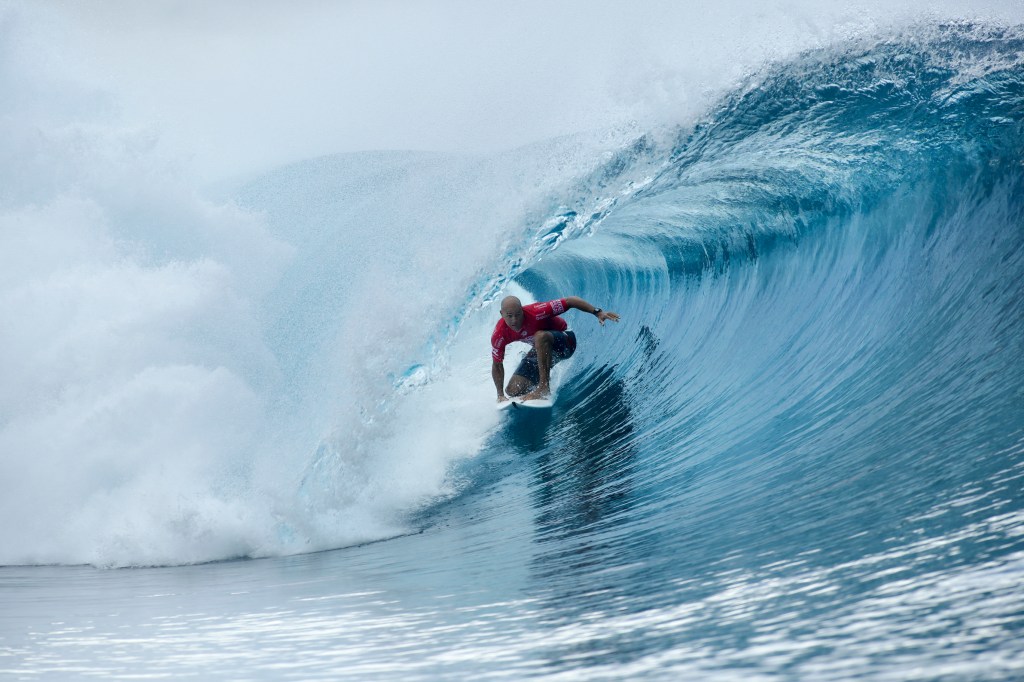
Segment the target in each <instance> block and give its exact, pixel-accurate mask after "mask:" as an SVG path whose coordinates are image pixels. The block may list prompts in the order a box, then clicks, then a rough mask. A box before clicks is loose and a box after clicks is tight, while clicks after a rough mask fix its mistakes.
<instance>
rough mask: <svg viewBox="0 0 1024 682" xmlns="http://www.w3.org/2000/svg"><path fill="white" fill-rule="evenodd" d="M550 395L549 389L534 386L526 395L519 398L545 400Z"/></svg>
mask: <svg viewBox="0 0 1024 682" xmlns="http://www.w3.org/2000/svg"><path fill="white" fill-rule="evenodd" d="M550 397H551V391H550V390H548V389H540V388H536V389H534V390H532V391H530V392H529V393H527V394H526V395H524V396H523V397H522V398H520V400H547V399H548V398H550Z"/></svg>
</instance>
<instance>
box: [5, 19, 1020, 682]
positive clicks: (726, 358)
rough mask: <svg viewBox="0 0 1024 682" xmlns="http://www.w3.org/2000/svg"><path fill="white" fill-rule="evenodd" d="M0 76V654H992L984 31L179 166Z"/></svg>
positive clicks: (1013, 653)
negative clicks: (495, 346) (63, 114)
mask: <svg viewBox="0 0 1024 682" xmlns="http://www.w3.org/2000/svg"><path fill="white" fill-rule="evenodd" d="M17 24H18V21H16V20H10V21H9V22H8V23H0V28H2V29H3V31H0V34H3V35H5V36H6V37H8V38H11V37H12V36H14V37H16V36H18V35H19V33H18V30H19V29H18V25H17ZM12 27H13V28H12ZM12 40H13V39H12ZM15 42H16V41H15ZM7 44H8V45H10V44H11V41H8V43H7ZM4 63H5V68H6V70H5V71H4V72H2V73H0V76H2V79H3V80H2V81H0V82H3V83H5V84H6V85H7V86H8V88H9V91H11V92H14V93H16V94H18V95H19V96H18V97H17V98H11V99H9V100H8V101H7V103H6V104H5V105H3V106H5V107H6V109H0V113H2V114H3V115H4V118H3V124H2V125H3V129H2V130H3V134H2V136H0V144H2V145H3V151H4V153H5V157H4V158H6V159H9V161H5V162H4V167H3V168H2V169H0V173H2V177H3V183H2V185H0V207H2V210H3V212H2V215H0V244H2V250H0V262H2V263H3V266H4V267H3V269H2V270H0V318H2V319H3V320H4V323H3V325H2V326H0V340H2V354H0V375H2V376H3V383H2V387H0V519H2V522H0V609H2V610H0V676H3V677H5V678H10V679H39V678H47V679H72V678H77V679H81V678H89V677H104V678H112V679H120V678H139V677H156V678H160V677H163V678H174V679H180V678H198V679H303V680H306V679H358V680H365V679H403V680H406V679H408V680H415V679H491V678H501V679H523V678H530V677H540V678H545V679H648V678H650V679H702V680H703V679H707V680H733V679H744V680H775V679H855V678H864V679H877V680H890V679H891V680H911V679H916V680H968V679H970V680H974V679H985V680H1014V679H1021V678H1022V677H1024V587H1022V584H1024V30H1022V29H1020V28H1019V27H1012V26H1011V27H1007V26H1004V25H1000V24H996V23H992V22H948V23H942V22H938V21H926V22H921V23H917V24H914V25H912V26H911V27H909V28H902V29H898V30H897V29H886V30H881V31H878V32H874V33H871V34H869V35H859V36H856V37H850V38H848V39H845V40H840V41H835V42H830V43H829V44H827V45H824V46H820V47H817V48H815V49H810V50H804V51H800V52H797V53H795V54H792V55H788V56H786V57H785V58H782V59H777V60H774V61H771V62H768V63H766V64H763V65H762V66H761V67H759V68H757V69H755V70H753V71H751V72H750V73H749V74H746V75H745V76H744V77H743V78H742V79H741V81H740V82H738V83H734V84H731V85H730V86H729V87H728V88H725V89H723V91H722V92H720V93H717V94H715V95H714V96H713V97H711V98H710V99H709V100H708V104H707V106H706V107H705V108H704V109H702V110H701V111H700V112H699V114H698V115H697V116H696V118H690V117H688V116H687V117H684V118H682V119H680V120H679V121H676V122H675V123H670V124H667V125H662V126H658V127H656V128H652V129H650V130H643V129H641V130H637V129H635V128H632V127H624V128H623V127H619V128H616V129H615V130H614V131H613V132H609V131H607V130H605V131H602V132H594V131H590V130H586V131H584V130H581V131H578V132H577V133H575V134H572V135H566V136H560V137H558V138H556V139H553V140H549V141H544V142H538V143H535V144H531V145H527V146H523V147H517V148H515V149H513V150H511V151H505V152H493V153H474V154H469V153H437V152H361V153H345V154H337V155H328V156H319V157H316V158H309V159H305V160H301V161H297V162H294V163H290V164H287V165H284V166H280V167H277V168H275V169H273V170H270V171H260V172H253V173H251V174H249V175H248V176H246V177H244V178H242V179H235V180H232V181H230V182H224V183H220V184H219V185H217V186H216V187H215V188H211V187H201V188H197V187H196V186H194V185H193V184H190V183H189V182H188V181H186V180H185V179H183V176H182V174H181V173H180V172H179V170H178V169H177V168H176V167H175V166H174V165H173V164H164V163H162V162H159V163H158V162H156V161H154V158H160V157H159V155H157V154H156V152H155V151H154V142H153V140H151V139H150V138H149V137H148V136H147V134H146V133H144V132H129V133H125V132H124V131H123V130H122V131H119V132H117V133H116V134H115V133H113V132H111V131H110V130H109V129H107V128H105V127H104V126H102V125H100V124H99V123H95V122H94V123H92V124H90V123H89V122H88V121H85V122H83V121H82V120H81V119H82V117H83V116H85V117H86V118H88V116H94V117H95V119H96V120H102V118H103V116H105V115H106V113H105V112H106V111H107V109H108V107H109V103H108V102H107V101H106V100H105V99H104V98H103V97H101V96H97V95H96V94H95V93H91V92H70V93H66V96H67V97H68V98H71V99H73V100H74V104H75V106H74V107H73V108H74V109H75V110H76V112H77V113H76V115H75V116H76V119H75V120H74V121H73V122H69V121H67V120H59V119H58V120H51V119H47V118H45V117H43V118H42V119H40V118H39V116H38V112H39V111H40V106H41V105H39V104H38V102H39V101H40V100H39V99H38V98H39V97H40V95H39V94H38V93H37V92H35V90H34V89H33V88H32V87H28V86H27V85H26V83H30V84H31V83H34V82H35V81H34V80H33V79H32V78H30V77H29V76H31V74H29V76H25V75H24V74H22V73H20V72H19V71H18V70H17V68H16V67H18V66H19V63H18V62H17V60H16V59H14V58H13V57H10V55H8V58H7V60H6V61H5V62H4ZM12 64H13V66H12ZM83 111H84V112H93V113H91V114H88V116H86V114H82V113H81V112H83ZM29 114H31V116H30V115H29ZM508 292H514V293H517V294H519V295H521V296H523V297H524V298H529V299H537V300H544V299H549V298H554V297H558V296H565V295H570V294H575V295H579V296H582V297H584V298H586V299H587V300H589V301H591V302H593V303H595V304H596V305H599V306H601V307H603V308H605V309H608V310H613V311H616V312H618V313H619V314H620V315H621V316H622V322H621V323H620V324H617V325H615V324H611V323H609V324H607V325H605V326H603V327H602V326H599V325H598V324H597V323H596V321H595V320H594V319H592V318H590V317H588V316H585V315H583V314H581V313H579V312H578V311H574V312H570V313H568V314H567V316H566V319H567V321H568V322H569V323H570V326H571V328H572V329H574V330H575V331H576V333H577V335H578V337H579V351H578V352H577V354H576V355H575V357H574V358H573V359H572V361H571V362H567V363H564V364H563V365H560V366H559V369H558V372H557V376H556V378H555V379H556V384H557V400H556V404H555V406H554V408H553V409H552V410H551V412H550V413H544V412H542V413H538V414H528V415H524V416H513V415H510V414H508V413H498V412H497V411H496V410H494V407H493V395H492V394H493V387H492V386H491V384H490V378H489V367H488V364H489V349H488V337H489V332H490V329H491V327H492V325H493V324H494V322H495V320H496V318H497V315H496V311H497V302H498V300H500V297H501V296H503V295H505V294H506V293H508ZM512 362H514V358H510V359H509V360H508V361H507V363H508V365H509V366H511V364H512Z"/></svg>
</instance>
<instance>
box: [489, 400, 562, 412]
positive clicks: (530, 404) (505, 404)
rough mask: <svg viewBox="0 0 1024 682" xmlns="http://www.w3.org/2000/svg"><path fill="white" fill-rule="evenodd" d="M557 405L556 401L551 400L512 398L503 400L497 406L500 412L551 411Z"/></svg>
mask: <svg viewBox="0 0 1024 682" xmlns="http://www.w3.org/2000/svg"><path fill="white" fill-rule="evenodd" d="M554 404H555V401H554V400H552V399H550V398H544V399H540V400H522V399H520V398H510V399H508V400H502V401H501V402H500V403H498V404H497V408H498V410H499V411H502V412H503V411H505V410H508V409H512V408H515V409H526V410H549V409H551V407H552V406H553V405H554Z"/></svg>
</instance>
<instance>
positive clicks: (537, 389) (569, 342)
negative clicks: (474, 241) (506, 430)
mask: <svg viewBox="0 0 1024 682" xmlns="http://www.w3.org/2000/svg"><path fill="white" fill-rule="evenodd" d="M570 308H575V309H576V310H582V311H583V312H585V313H589V314H591V315H594V316H595V317H597V321H598V322H600V323H601V325H602V326H603V325H604V323H605V320H613V321H615V322H618V321H619V316H618V315H616V314H615V313H611V312H607V311H605V310H601V309H600V308H597V307H595V306H592V305H590V304H589V303H587V302H586V301H584V300H583V299H582V298H579V297H577V296H569V297H567V298H558V299H555V300H554V301H548V302H546V303H530V304H528V305H523V303H522V301H520V300H519V299H518V298H516V297H515V296H508V297H506V298H505V299H504V300H502V302H501V319H500V320H498V324H496V325H495V326H494V333H493V334H491V378H492V379H494V387H495V388H496V389H498V402H499V403H500V402H502V401H505V400H508V399H509V398H517V397H520V396H522V398H523V400H536V399H539V398H548V397H550V396H551V386H550V379H551V368H552V367H553V366H554V365H555V364H557V363H558V362H559V361H560V360H564V359H566V358H569V357H572V354H573V353H575V352H576V335H575V334H573V333H572V332H571V331H568V327H569V325H567V324H566V323H565V320H563V319H562V318H561V317H559V316H560V315H561V314H562V313H564V312H566V311H567V310H569V309H570ZM514 341H522V342H524V343H528V344H529V345H531V346H533V350H531V351H530V352H529V353H527V354H526V357H524V358H523V361H522V362H520V363H519V367H517V368H516V371H515V373H514V374H513V375H512V378H511V379H510V380H509V382H508V386H507V387H505V388H504V389H502V386H503V385H504V383H505V366H504V365H503V364H502V361H504V359H505V346H507V345H508V344H510V343H512V342H514ZM506 393H507V394H508V396H507V397H506V395H505V394H506Z"/></svg>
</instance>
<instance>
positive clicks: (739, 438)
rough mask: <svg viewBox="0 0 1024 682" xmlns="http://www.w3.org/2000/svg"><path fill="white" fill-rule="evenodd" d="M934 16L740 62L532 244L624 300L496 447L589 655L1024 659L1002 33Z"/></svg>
mask: <svg viewBox="0 0 1024 682" xmlns="http://www.w3.org/2000/svg"><path fill="white" fill-rule="evenodd" d="M926 33H927V37H920V36H918V37H916V38H910V37H905V36H904V37H901V38H898V39H893V40H890V41H885V42H881V43H876V44H871V45H864V46H848V47H846V48H844V49H841V50H835V49H833V50H828V51H823V52H815V53H810V54H807V55H804V56H803V57H802V58H801V59H799V60H796V61H795V62H792V63H787V64H784V65H782V66H779V67H776V68H774V69H771V70H769V71H768V72H766V73H763V74H761V75H759V76H758V77H757V78H756V79H753V80H751V82H749V83H748V84H746V86H745V87H743V88H741V89H740V90H739V91H737V92H735V93H734V94H732V95H731V96H729V97H728V98H726V99H725V100H724V102H723V103H722V104H721V106H720V107H719V108H717V109H716V110H714V111H713V112H712V113H710V114H709V115H708V116H707V117H706V119H705V120H704V121H702V122H701V123H700V124H699V125H697V126H696V127H695V128H693V129H690V130H687V131H685V132H684V133H682V134H680V135H679V136H678V137H677V138H676V139H675V140H674V142H673V143H672V144H670V145H668V146H667V147H664V146H662V147H659V146H657V145H654V144H652V143H647V142H645V141H641V142H640V143H638V144H637V145H636V146H635V147H634V148H633V149H631V150H630V151H628V152H624V153H623V154H622V155H621V156H620V157H619V158H618V159H616V161H615V163H613V164H611V165H610V166H609V167H608V168H607V169H606V170H605V172H604V173H603V174H598V175H597V176H595V179H594V180H593V181H592V182H590V183H584V185H581V186H586V187H588V188H594V187H597V188H598V189H597V190H596V191H594V192H592V193H583V194H579V195H576V197H574V199H575V204H572V203H567V208H566V209H565V210H564V211H563V212H562V213H560V215H561V216H562V217H563V219H562V220H561V222H559V221H558V220H557V219H553V220H552V221H551V224H557V225H558V226H559V227H560V229H562V231H563V234H568V235H570V236H572V235H575V236H580V237H582V238H578V239H566V240H565V241H563V242H561V243H560V245H559V246H558V248H556V249H553V250H550V249H548V250H545V249H544V248H541V247H538V245H537V244H533V245H531V248H534V249H538V248H539V250H540V251H543V252H544V256H543V258H542V259H541V260H539V262H534V263H532V264H531V265H529V266H528V267H526V268H525V269H523V270H522V271H520V272H518V273H517V278H518V281H519V282H520V284H522V285H523V286H524V287H525V288H526V289H527V290H529V291H530V292H531V294H533V295H534V296H535V297H536V298H537V299H547V298H551V297H555V296H559V295H565V294H567V293H579V294H581V295H583V296H584V297H585V298H587V299H588V300H590V301H592V302H594V303H596V304H598V305H600V306H603V307H605V308H607V309H610V310H615V311H618V312H619V313H620V314H621V315H622V317H623V322H622V324H621V325H619V326H615V325H610V324H609V325H605V327H604V328H599V327H598V326H597V325H596V324H595V323H594V322H593V321H592V320H589V319H578V318H576V319H572V320H571V322H572V326H573V328H575V329H576V331H577V334H578V335H579V337H580V351H579V352H578V353H577V356H576V360H575V364H574V365H573V366H572V368H571V370H569V371H568V374H567V376H566V378H565V379H564V383H563V385H562V387H561V389H560V393H559V396H558V401H557V404H556V407H555V409H554V414H553V416H552V418H551V420H550V422H549V423H534V422H531V423H527V424H522V423H516V424H511V425H509V426H508V427H507V429H506V430H505V431H503V432H500V433H499V434H498V435H497V436H496V437H495V441H494V442H493V443H492V446H491V447H492V448H493V451H492V452H491V453H490V456H491V457H492V458H494V461H501V460H500V456H499V454H498V453H500V452H502V451H507V450H508V449H513V450H515V451H516V452H518V453H520V454H521V455H523V456H524V457H525V458H526V459H527V460H528V461H529V462H530V468H531V474H530V481H531V487H530V490H531V493H532V495H533V498H532V501H531V504H532V508H533V542H534V543H536V544H537V545H538V546H539V548H540V549H539V550H538V551H537V555H536V556H535V557H534V559H533V562H532V569H533V570H534V571H535V572H536V574H537V576H539V577H538V578H537V581H538V582H540V583H542V587H541V588H538V589H539V590H540V591H542V592H543V593H544V594H545V595H546V596H547V598H548V599H549V600H550V602H551V603H553V604H556V605H557V606H556V607H554V611H555V612H556V613H557V616H554V617H553V618H554V620H555V622H557V623H559V624H560V625H561V626H563V627H564V628H565V631H564V632H569V631H570V630H571V628H572V627H574V624H576V625H577V626H578V627H580V628H582V629H583V630H585V631H586V632H585V633H581V634H579V637H573V636H570V635H568V634H566V637H567V638H568V639H569V640H572V641H574V642H575V644H576V645H577V646H579V647H583V648H584V649H585V651H579V652H578V653H579V656H580V657H581V660H584V661H586V662H587V664H588V665H592V666H594V668H593V669H594V671H595V672H596V671H599V670H608V669H611V670H619V671H622V670H626V669H627V668H622V667H616V666H621V665H625V664H626V662H629V664H630V665H635V666H636V667H628V670H630V671H631V672H630V675H633V674H639V673H640V672H641V671H646V672H653V671H655V670H660V671H662V672H664V671H665V670H666V669H668V668H672V667H674V666H677V667H678V670H679V671H680V672H688V673H691V674H695V675H696V674H698V673H700V672H701V671H702V670H703V668H702V666H706V665H710V666H711V667H713V668H715V669H719V670H724V669H728V668H733V667H746V666H752V667H753V668H754V669H759V667H760V666H763V665H765V663H766V660H767V658H765V657H769V658H770V657H776V658H774V659H773V661H774V663H772V664H771V665H770V666H768V667H769V668H771V667H773V666H775V667H776V668H777V669H778V668H781V669H784V670H786V669H788V670H791V671H793V672H800V673H803V674H807V675H810V676H812V677H815V676H825V677H829V676H835V675H838V676H840V677H853V676H855V675H856V674H859V673H869V672H871V671H872V670H875V672H876V673H877V672H878V669H877V668H873V665H874V662H879V661H883V660H884V661H885V662H886V664H887V665H889V666H896V667H899V666H900V665H901V662H903V663H907V662H912V663H913V664H916V665H922V666H924V668H925V669H927V670H929V671H930V672H929V673H928V674H927V675H926V676H927V677H940V676H941V675H942V674H943V673H942V671H943V670H945V669H946V668H944V667H943V666H944V665H947V664H948V665H950V666H952V665H954V662H957V663H956V664H957V665H960V664H963V665H965V666H966V667H965V668H963V669H960V668H957V671H958V672H957V673H956V674H957V675H960V674H963V675H964V676H966V677H971V676H973V675H975V674H984V675H986V676H988V675H992V676H994V677H996V678H999V677H1001V676H1002V675H1004V674H1005V675H1008V676H1010V677H1012V676H1013V674H1012V673H1009V672H1006V670H1007V668H1006V667H1004V665H1003V664H1001V663H999V661H1015V662H1014V663H1012V664H1010V663H1006V666H1009V667H1010V668H1012V669H1014V670H1016V671H1017V673H1018V674H1019V673H1020V661H1021V660H1022V659H1021V654H1022V649H1021V644H1020V641H1019V639H1018V638H1016V637H1015V634H1014V633H1015V632H1016V633H1019V629H1020V626H1021V624H1022V620H1021V615H1020V614H1021V613H1022V612H1024V611H1022V608H1021V607H1022V606H1024V595H1022V593H1021V591H1020V589H1019V578H1020V576H1021V575H1022V573H1021V570H1022V569H1024V540H1022V538H1024V494H1022V492H1021V491H1022V477H1024V399H1022V398H1024V165H1022V163H1021V159H1024V62H1022V60H1021V54H1022V49H1024V40H1022V36H1021V35H1020V34H1019V33H1012V32H1001V31H990V30H987V29H983V28H979V27H974V26H948V27H940V28H937V29H934V30H929V31H927V32H926ZM588 191H589V190H588ZM588 207H590V208H588ZM593 207H598V208H597V209H595V208H593ZM583 235H587V236H585V237H584V236H583ZM588 617H592V618H593V620H588ZM922 618H923V619H925V620H927V621H928V622H929V623H931V625H929V626H927V627H925V626H923V625H922V621H921V619H922ZM580 619H582V621H583V622H584V623H593V625H592V627H590V626H586V625H579V623H580ZM613 623H614V625H613ZM926 630H927V632H925V631H926ZM954 640H955V643H954ZM681 643H682V644H681ZM552 646H553V647H556V645H552ZM570 649H572V647H571V646H570V645H568V644H566V646H565V647H563V648H561V649H559V650H560V651H561V652H562V653H563V654H568V652H569V650H570ZM883 652H884V653H883ZM897 652H899V653H897ZM711 654H713V656H711ZM709 656H711V657H712V658H713V660H714V663H713V664H712V663H708V657H709ZM578 662H579V661H578V660H575V659H574V660H573V665H575V664H577V663H578ZM569 665H570V664H569V663H568V662H565V663H564V666H565V667H568V666H569ZM605 666H609V668H606V667H605ZM557 668H558V665H556V669H557ZM887 669H889V670H890V672H892V670H893V669H892V668H891V667H890V668H887ZM949 669H950V670H952V668H949ZM908 670H909V668H908ZM1001 671H1002V672H1001ZM704 672H707V671H706V670H705V671H704ZM896 676H897V677H898V676H899V675H898V674H897V675H896Z"/></svg>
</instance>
